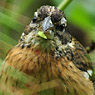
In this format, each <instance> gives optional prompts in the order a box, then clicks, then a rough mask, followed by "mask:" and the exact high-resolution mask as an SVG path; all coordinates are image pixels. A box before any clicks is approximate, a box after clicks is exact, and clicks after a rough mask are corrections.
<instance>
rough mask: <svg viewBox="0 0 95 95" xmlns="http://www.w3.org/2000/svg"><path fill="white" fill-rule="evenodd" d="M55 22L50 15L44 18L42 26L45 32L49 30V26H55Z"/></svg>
mask: <svg viewBox="0 0 95 95" xmlns="http://www.w3.org/2000/svg"><path fill="white" fill-rule="evenodd" d="M53 26H54V25H53V23H52V21H51V17H50V16H48V17H46V18H45V19H44V21H43V23H42V28H43V31H44V32H45V31H46V30H48V29H49V28H51V27H53Z"/></svg>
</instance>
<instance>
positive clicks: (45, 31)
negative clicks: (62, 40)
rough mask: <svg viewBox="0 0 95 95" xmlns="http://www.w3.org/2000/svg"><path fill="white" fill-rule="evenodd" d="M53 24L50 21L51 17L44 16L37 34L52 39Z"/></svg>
mask: <svg viewBox="0 0 95 95" xmlns="http://www.w3.org/2000/svg"><path fill="white" fill-rule="evenodd" d="M53 28H54V25H53V23H52V21H51V17H50V16H48V17H46V18H45V19H44V20H43V22H42V31H39V32H38V36H40V37H41V38H44V39H53V37H54V31H53V30H52V29H53Z"/></svg>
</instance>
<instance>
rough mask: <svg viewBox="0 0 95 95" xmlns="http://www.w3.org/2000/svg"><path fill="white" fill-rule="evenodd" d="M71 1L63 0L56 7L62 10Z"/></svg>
mask: <svg viewBox="0 0 95 95" xmlns="http://www.w3.org/2000/svg"><path fill="white" fill-rule="evenodd" d="M71 1H72V0H63V1H62V2H61V3H60V4H59V6H58V7H57V8H58V9H60V10H64V9H65V8H66V7H67V6H68V5H69V3H70V2H71Z"/></svg>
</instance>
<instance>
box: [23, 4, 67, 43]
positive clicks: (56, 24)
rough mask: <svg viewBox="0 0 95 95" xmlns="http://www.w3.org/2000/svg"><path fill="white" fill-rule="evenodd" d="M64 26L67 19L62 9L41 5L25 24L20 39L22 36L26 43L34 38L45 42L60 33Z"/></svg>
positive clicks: (62, 31)
mask: <svg viewBox="0 0 95 95" xmlns="http://www.w3.org/2000/svg"><path fill="white" fill-rule="evenodd" d="M66 26H67V21H66V18H65V16H64V13H63V11H61V10H59V9H57V8H56V7H54V6H48V5H46V6H42V7H40V8H39V9H38V10H37V11H36V12H35V13H34V17H33V20H32V21H31V23H30V24H29V25H28V26H27V28H26V30H25V32H24V33H23V34H22V36H21V39H23V38H24V41H25V42H26V43H28V42H31V41H32V42H33V40H34V39H36V40H37V39H38V40H39V41H40V40H41V41H42V42H43V41H44V42H45V43H46V42H48V41H50V40H54V39H55V37H56V36H58V35H62V34H63V33H64V31H65V28H66ZM31 39H33V40H31Z"/></svg>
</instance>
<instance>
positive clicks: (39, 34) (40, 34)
mask: <svg viewBox="0 0 95 95" xmlns="http://www.w3.org/2000/svg"><path fill="white" fill-rule="evenodd" d="M38 36H40V37H42V38H44V39H47V36H46V35H45V34H44V33H43V32H42V31H39V32H38Z"/></svg>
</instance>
